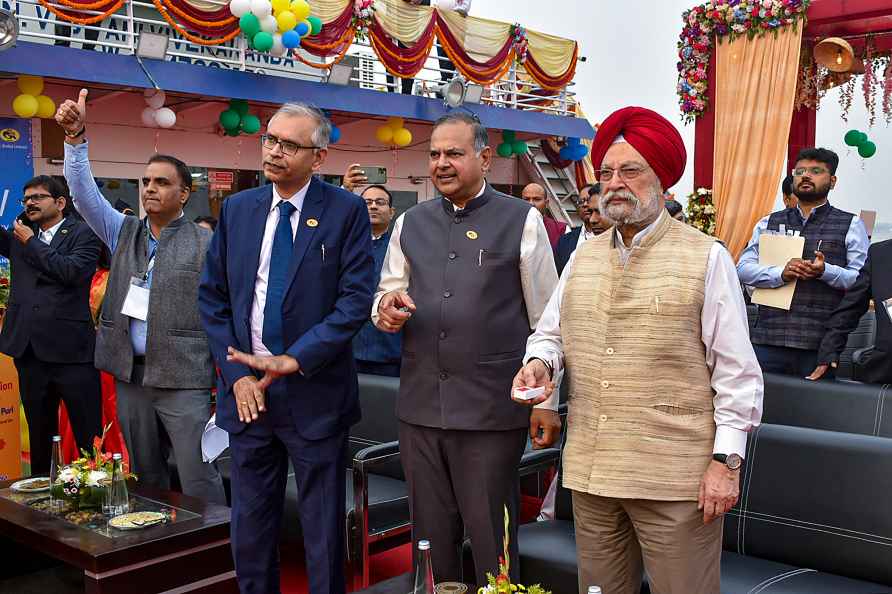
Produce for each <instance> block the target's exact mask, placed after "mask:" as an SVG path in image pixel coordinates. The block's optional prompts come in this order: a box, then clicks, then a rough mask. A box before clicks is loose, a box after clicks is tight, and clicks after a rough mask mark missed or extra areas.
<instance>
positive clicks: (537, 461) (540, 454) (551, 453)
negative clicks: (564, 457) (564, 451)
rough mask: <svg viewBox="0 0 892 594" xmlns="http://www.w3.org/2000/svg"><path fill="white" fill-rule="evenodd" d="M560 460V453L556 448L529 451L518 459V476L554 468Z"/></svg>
mask: <svg viewBox="0 0 892 594" xmlns="http://www.w3.org/2000/svg"><path fill="white" fill-rule="evenodd" d="M560 458H561V451H560V450H559V449H558V448H545V449H542V450H530V451H528V452H524V454H523V457H521V459H520V466H519V467H518V474H520V476H527V475H530V474H536V473H538V472H542V471H543V470H548V469H549V468H552V467H556V466H557V464H558V461H559V460H560Z"/></svg>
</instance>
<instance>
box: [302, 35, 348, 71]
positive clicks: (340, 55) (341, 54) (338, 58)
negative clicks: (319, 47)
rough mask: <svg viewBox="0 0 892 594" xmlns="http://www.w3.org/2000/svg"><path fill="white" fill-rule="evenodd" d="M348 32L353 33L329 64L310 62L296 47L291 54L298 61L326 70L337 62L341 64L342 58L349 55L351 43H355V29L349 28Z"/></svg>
mask: <svg viewBox="0 0 892 594" xmlns="http://www.w3.org/2000/svg"><path fill="white" fill-rule="evenodd" d="M347 32H348V33H350V34H351V35H350V36H349V39H347V40H346V41H345V43H344V48H343V49H342V50H341V51H340V52H339V53H338V54H337V55H336V56H335V59H334V60H333V61H332V62H329V63H327V64H319V63H316V62H310V61H309V60H307V59H305V58H304V57H303V56H301V55H300V54H299V53H298V52H297V50H296V49H295V50H294V51H293V52H292V53H291V55H292V56H294V58H295V59H296V60H297V61H298V62H300V63H301V64H305V65H307V66H309V67H310V68H316V69H318V70H325V69H327V68H331V67H332V66H334V65H335V64H339V63H340V62H341V60H343V59H344V58H345V57H347V50H348V49H350V44H351V43H353V35H352V33H353V30H352V29H348V30H347Z"/></svg>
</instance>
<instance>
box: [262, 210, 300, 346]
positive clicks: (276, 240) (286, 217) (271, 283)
mask: <svg viewBox="0 0 892 594" xmlns="http://www.w3.org/2000/svg"><path fill="white" fill-rule="evenodd" d="M277 208H278V209H279V223H278V224H277V225H276V233H275V235H274V236H273V251H272V253H271V254H270V256H269V278H268V281H267V285H266V305H264V306H263V344H265V345H266V348H268V349H269V352H271V353H272V354H273V355H281V354H282V353H284V352H285V344H284V338H283V336H282V302H283V301H284V300H285V290H286V289H287V288H288V287H287V286H286V283H287V282H288V268H289V267H290V266H291V249H292V247H293V245H294V236H293V235H292V234H291V213H293V212H294V211H295V210H297V209H296V208H295V207H294V205H293V204H291V203H290V202H285V201H282V202H279V205H278V207H277Z"/></svg>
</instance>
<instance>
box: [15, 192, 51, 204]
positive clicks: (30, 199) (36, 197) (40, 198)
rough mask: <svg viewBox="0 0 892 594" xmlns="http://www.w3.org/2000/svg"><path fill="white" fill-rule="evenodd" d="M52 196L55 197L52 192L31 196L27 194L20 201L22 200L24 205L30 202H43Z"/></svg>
mask: <svg viewBox="0 0 892 594" xmlns="http://www.w3.org/2000/svg"><path fill="white" fill-rule="evenodd" d="M52 197H53V195H52V194H31V195H30V196H25V197H24V198H22V199H21V200H19V202H21V203H22V204H23V205H25V204H28V202H42V201H44V200H46V199H47V198H52Z"/></svg>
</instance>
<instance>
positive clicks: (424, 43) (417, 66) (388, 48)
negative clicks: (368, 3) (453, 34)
mask: <svg viewBox="0 0 892 594" xmlns="http://www.w3.org/2000/svg"><path fill="white" fill-rule="evenodd" d="M435 31H436V20H435V19H431V20H430V22H429V23H428V25H427V27H426V28H425V30H424V32H423V33H422V34H421V37H419V38H418V40H417V41H416V42H415V43H413V44H412V45H411V46H407V47H400V46H399V44H397V43H396V42H395V41H393V40H392V39H391V38H390V37H389V36H388V35H387V32H386V31H385V30H384V27H382V26H381V23H380V22H378V19H377V18H376V19H373V20H372V26H371V27H370V29H369V34H370V37H371V42H372V49H374V50H375V54H377V56H378V58H379V59H380V60H381V63H382V64H384V67H385V68H386V69H387V71H388V72H390V73H391V74H393V75H396V76H399V77H402V78H411V77H413V76H415V75H416V74H418V73H419V72H420V71H421V69H422V68H424V63H425V62H426V61H427V58H428V56H429V55H430V52H431V47H433V43H434V33H435Z"/></svg>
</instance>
